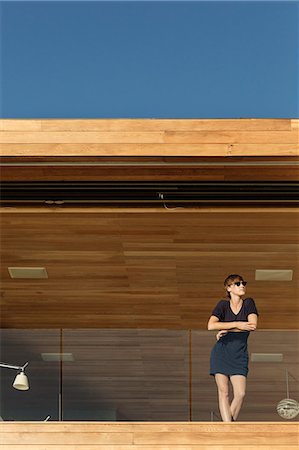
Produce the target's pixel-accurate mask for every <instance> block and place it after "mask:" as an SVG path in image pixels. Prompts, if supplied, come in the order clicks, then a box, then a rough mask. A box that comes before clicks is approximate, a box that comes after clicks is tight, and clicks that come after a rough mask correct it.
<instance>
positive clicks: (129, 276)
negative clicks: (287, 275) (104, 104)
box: [0, 206, 299, 329]
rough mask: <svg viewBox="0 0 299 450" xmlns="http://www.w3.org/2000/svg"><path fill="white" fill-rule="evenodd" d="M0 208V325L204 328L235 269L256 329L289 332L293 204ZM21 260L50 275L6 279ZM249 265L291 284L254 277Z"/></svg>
mask: <svg viewBox="0 0 299 450" xmlns="http://www.w3.org/2000/svg"><path fill="white" fill-rule="evenodd" d="M3 209H4V211H5V212H4V214H2V219H1V230H2V231H1V233H2V267H1V277H2V286H1V288H2V289H1V299H0V304H1V310H2V326H3V327H7V328H101V327H103V328H161V327H162V328H172V329H180V328H183V329H189V328H193V329H206V326H207V321H208V318H209V316H210V314H211V311H212V308H213V307H214V305H215V302H216V301H218V300H219V299H221V298H223V295H224V290H223V280H224V279H225V278H226V276H227V275H228V274H229V273H241V274H243V276H244V277H245V278H246V279H247V281H248V282H249V284H248V289H247V295H250V296H252V297H254V298H255V299H256V301H257V305H258V307H259V311H260V314H261V316H260V320H259V328H265V329H298V314H299V302H298V270H299V267H298V263H299V261H298V236H299V233H298V228H299V219H298V208H289V209H288V208H285V209H283V208H276V209H275V208H272V209H271V208H247V209H246V208H222V209H221V208H206V209H203V208H199V209H197V210H195V211H192V210H188V209H187V210H186V209H184V208H178V209H174V210H166V209H163V208H160V209H158V208H157V210H156V211H154V212H151V211H149V210H147V209H143V210H142V209H140V210H139V211H135V212H134V211H131V212H125V211H124V210H123V211H120V210H118V209H116V210H113V209H111V210H110V212H108V210H107V212H104V211H103V210H102V211H103V212H101V209H98V210H96V209H93V208H88V207H86V208H81V209H77V210H76V209H75V210H74V211H72V209H71V210H68V209H64V208H59V207H54V208H52V207H46V206H45V207H40V208H36V209H34V208H33V209H32V210H30V209H29V210H28V209H26V208H23V209H22V208H20V207H16V208H8V207H7V208H3ZM76 211H77V212H76ZM22 266H29V267H30V266H31V267H46V269H47V271H48V275H49V278H48V279H41V280H34V279H33V280H31V279H27V280H26V279H11V278H10V277H9V273H8V270H7V268H8V267H22ZM256 269H292V270H293V271H294V277H293V281H289V282H283V283H281V282H273V281H255V279H254V276H255V270H256ZM273 305H275V306H273Z"/></svg>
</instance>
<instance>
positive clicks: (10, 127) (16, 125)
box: [0, 119, 42, 131]
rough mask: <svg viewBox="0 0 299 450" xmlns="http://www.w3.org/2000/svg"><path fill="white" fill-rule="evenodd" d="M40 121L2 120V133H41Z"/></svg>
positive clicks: (0, 126) (0, 122)
mask: <svg viewBox="0 0 299 450" xmlns="http://www.w3.org/2000/svg"><path fill="white" fill-rule="evenodd" d="M41 130H42V125H41V120H40V119H0V131H41Z"/></svg>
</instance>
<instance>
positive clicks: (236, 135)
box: [0, 119, 299, 157]
mask: <svg viewBox="0 0 299 450" xmlns="http://www.w3.org/2000/svg"><path fill="white" fill-rule="evenodd" d="M296 123H297V122H296V121H295V120H294V119H293V121H292V120H291V119H93V120H89V119H87V120H80V119H79V120H76V119H74V120H69V119H60V120H57V119H54V120H41V119H37V120H28V127H27V128H26V121H25V120H18V119H15V120H13V119H6V120H5V119H2V120H1V121H0V143H1V150H0V154H1V155H2V156H55V155H56V156H63V155H65V156H82V155H94V156H96V155H97V156H105V155H107V156H109V155H110V156H117V155H123V156H134V155H137V156H163V155H164V156H225V157H229V156H238V155H245V156H253V155H256V156H263V155H268V156H271V155H278V156H292V155H293V156H296V155H298V154H299V145H298V129H297V126H296Z"/></svg>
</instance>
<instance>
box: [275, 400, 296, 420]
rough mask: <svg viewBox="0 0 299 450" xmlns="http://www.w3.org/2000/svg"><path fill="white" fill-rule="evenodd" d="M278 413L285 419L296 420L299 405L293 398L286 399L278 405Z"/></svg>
mask: <svg viewBox="0 0 299 450" xmlns="http://www.w3.org/2000/svg"><path fill="white" fill-rule="evenodd" d="M276 409H277V412H278V414H279V415H280V417H282V418H283V419H294V417H296V416H298V414H299V404H298V402H297V401H296V400H293V399H292V398H284V399H283V400H281V401H280V402H279V403H278V404H277V407H276Z"/></svg>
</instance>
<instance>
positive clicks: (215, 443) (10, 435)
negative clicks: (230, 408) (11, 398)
mask: <svg viewBox="0 0 299 450" xmlns="http://www.w3.org/2000/svg"><path fill="white" fill-rule="evenodd" d="M298 431H299V429H298V423H285V424H284V423H281V422H243V423H232V424H231V423H217V424H216V423H203V422H197V423H192V422H190V423H188V422H185V423H184V422H174V423H169V422H160V423H152V422H148V423H139V422H134V423H132V422H130V423H126V422H123V423H108V422H103V423H99V422H98V423H93V422H90V423H82V422H75V423H71V422H61V423H57V422H52V423H51V422H48V423H30V422H27V423H18V422H16V423H5V422H3V423H1V424H0V433H1V438H0V439H1V441H0V444H1V445H0V448H1V450H27V449H28V448H29V446H30V449H32V450H50V449H51V450H58V449H59V450H64V449H69V448H72V449H76V450H89V449H93V448H96V449H101V450H109V449H111V450H226V449H227V450H228V449H231V448H232V447H233V448H234V449H235V450H241V449H242V450H259V449H261V450H272V449H274V450H298Z"/></svg>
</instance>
